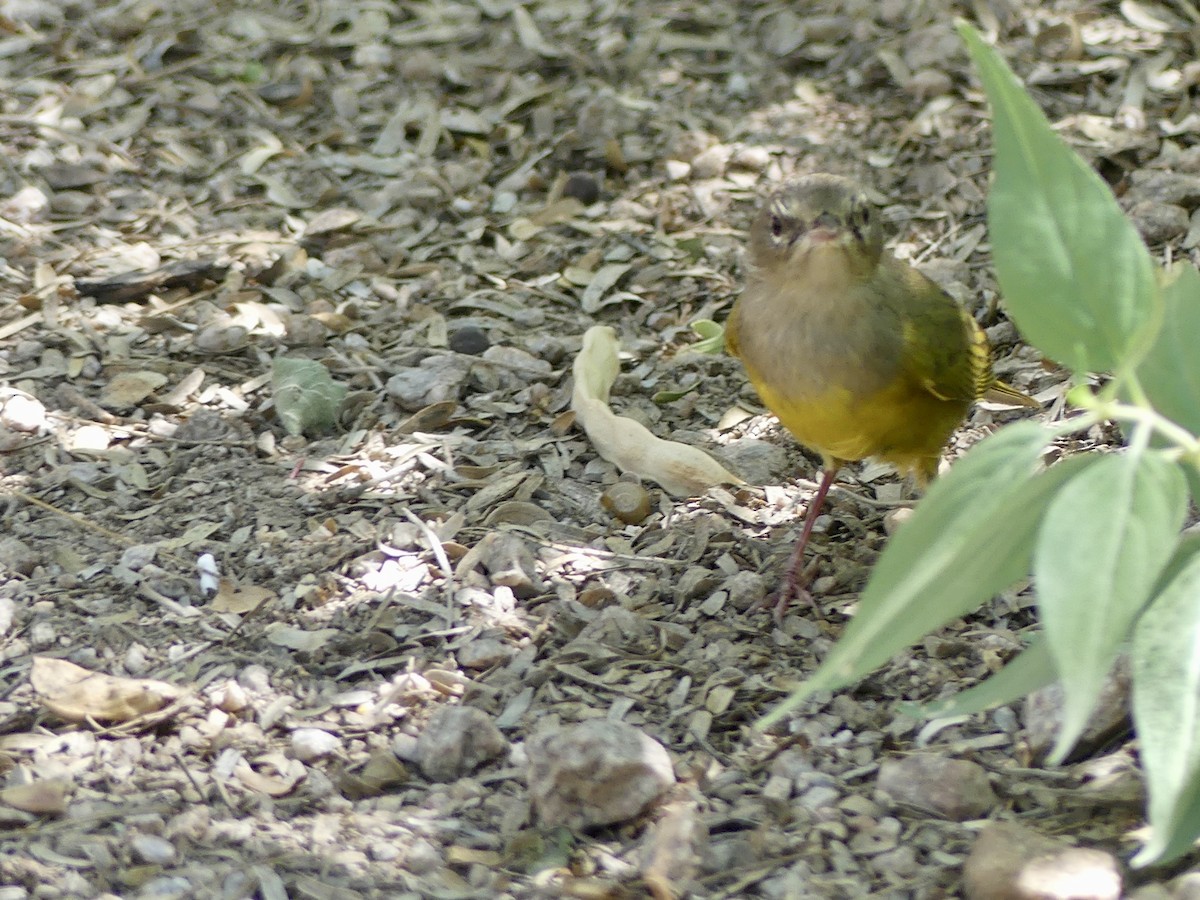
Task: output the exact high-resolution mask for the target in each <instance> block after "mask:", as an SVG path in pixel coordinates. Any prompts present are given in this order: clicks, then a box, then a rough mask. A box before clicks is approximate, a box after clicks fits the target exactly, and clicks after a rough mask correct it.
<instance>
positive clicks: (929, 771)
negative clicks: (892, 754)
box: [878, 754, 997, 822]
mask: <svg viewBox="0 0 1200 900" xmlns="http://www.w3.org/2000/svg"><path fill="white" fill-rule="evenodd" d="M878 786H879V788H880V789H881V790H883V791H886V792H887V793H888V794H889V795H891V797H892V799H893V800H895V801H896V802H897V803H901V804H905V805H907V806H912V807H916V808H917V809H920V810H923V811H924V812H927V813H930V814H932V815H935V816H940V817H941V818H944V819H950V820H952V821H955V822H963V821H966V820H967V819H978V818H982V817H983V816H985V815H987V813H988V811H989V810H990V809H992V807H994V806H995V805H996V802H997V801H996V794H995V793H994V792H993V791H992V786H991V785H990V784H989V783H988V778H987V772H985V771H984V769H983V767H982V766H979V765H976V764H975V763H973V762H970V761H969V760H965V759H948V758H946V757H943V756H934V755H932V754H925V755H919V756H907V757H904V758H903V759H889V760H885V761H884V763H883V765H881V766H880V767H879V781H878Z"/></svg>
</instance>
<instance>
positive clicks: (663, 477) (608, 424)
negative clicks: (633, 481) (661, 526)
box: [571, 325, 742, 497]
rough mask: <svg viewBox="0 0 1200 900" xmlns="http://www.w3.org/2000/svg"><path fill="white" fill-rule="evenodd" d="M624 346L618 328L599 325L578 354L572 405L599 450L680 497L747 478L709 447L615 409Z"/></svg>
mask: <svg viewBox="0 0 1200 900" xmlns="http://www.w3.org/2000/svg"><path fill="white" fill-rule="evenodd" d="M618 347H619V345H618V343H617V336H616V332H615V331H613V329H612V328H609V327H608V326H607V325H596V326H594V327H592V328H589V329H588V330H587V332H585V333H584V335H583V347H582V348H581V349H580V351H579V355H578V356H577V357H575V367H574V374H575V391H574V393H573V395H572V397H571V409H573V410H574V411H575V416H576V418H577V420H578V421H579V424H580V425H582V426H583V430H584V431H585V432H587V436H588V439H589V440H590V441H591V442H592V444H593V445H594V446H595V448H596V452H597V453H599V454H600V455H601V456H602V457H603V458H604V459H606V460H608V461H609V462H611V463H613V464H614V465H616V466H617V468H619V469H620V470H621V471H622V472H630V473H632V474H634V475H638V476H640V477H642V478H649V479H650V480H651V481H656V482H658V483H659V484H661V485H662V486H663V487H664V488H665V489H666V490H667V492H668V493H671V494H674V495H676V496H680V497H687V496H693V495H695V494H699V493H702V492H703V491H705V490H707V489H708V488H710V487H713V486H715V485H718V484H741V483H742V479H741V478H738V477H737V476H736V475H734V474H733V473H732V472H730V471H728V470H727V469H725V468H724V467H723V466H721V465H720V464H719V463H718V462H717V461H716V460H714V459H713V458H712V457H711V456H709V455H708V454H707V453H705V452H704V451H703V450H700V449H698V448H696V447H690V446H688V445H687V444H680V443H677V442H675V441H666V440H663V439H662V438H658V437H655V436H654V435H653V434H651V433H650V431H649V429H647V428H646V426H644V425H642V424H641V423H640V422H637V421H635V420H633V419H630V418H627V417H625V416H618V415H616V414H615V413H613V411H612V410H611V409H609V406H608V392H609V390H610V389H611V388H612V385H613V382H614V381H615V380H616V378H617V372H618V371H619V369H620V365H619V363H618V362H617V350H618Z"/></svg>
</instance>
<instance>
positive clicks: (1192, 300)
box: [1138, 263, 1200, 434]
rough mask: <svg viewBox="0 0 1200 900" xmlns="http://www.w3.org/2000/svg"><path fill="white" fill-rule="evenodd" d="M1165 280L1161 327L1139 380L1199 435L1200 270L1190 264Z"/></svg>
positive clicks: (1157, 404) (1162, 408)
mask: <svg viewBox="0 0 1200 900" xmlns="http://www.w3.org/2000/svg"><path fill="white" fill-rule="evenodd" d="M1163 278H1164V281H1163V286H1162V299H1163V323H1162V328H1161V329H1160V330H1159V332H1158V336H1157V338H1156V340H1155V342H1154V345H1153V346H1152V347H1151V348H1150V351H1149V352H1148V353H1147V354H1146V356H1145V358H1144V359H1143V360H1142V363H1141V365H1140V366H1139V367H1138V379H1139V381H1141V384H1142V388H1143V389H1144V390H1145V392H1146V396H1147V397H1148V398H1149V399H1150V402H1151V404H1153V406H1154V408H1155V409H1156V410H1158V412H1160V413H1162V414H1163V415H1164V416H1166V417H1167V418H1168V419H1172V420H1173V421H1175V422H1176V423H1177V424H1179V425H1182V426H1183V427H1184V428H1186V429H1187V430H1188V431H1190V432H1191V433H1192V434H1200V353H1197V352H1196V348H1197V347H1200V273H1197V272H1196V269H1195V267H1193V266H1192V264H1191V263H1185V264H1182V265H1178V266H1175V267H1174V268H1172V269H1171V270H1170V271H1169V272H1166V273H1164V276H1163Z"/></svg>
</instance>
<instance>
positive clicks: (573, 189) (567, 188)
mask: <svg viewBox="0 0 1200 900" xmlns="http://www.w3.org/2000/svg"><path fill="white" fill-rule="evenodd" d="M563 196H564V197H574V198H575V199H576V200H578V201H579V202H580V203H582V204H583V205H584V206H591V205H592V204H593V203H595V202H596V201H597V200H599V199H600V182H599V180H598V179H597V178H596V176H595V175H593V174H591V173H590V172H572V173H571V174H570V175H568V176H567V183H566V184H564V185H563Z"/></svg>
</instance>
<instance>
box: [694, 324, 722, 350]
mask: <svg viewBox="0 0 1200 900" xmlns="http://www.w3.org/2000/svg"><path fill="white" fill-rule="evenodd" d="M691 326H692V331H694V332H696V335H697V337H699V338H700V340H698V341H696V343H694V344H692V346H690V347H688V348H687V350H688V352H690V353H723V352H724V351H725V326H724V325H722V324H721V323H719V322H714V321H713V320H712V319H696V321H694V322H692V323H691Z"/></svg>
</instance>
